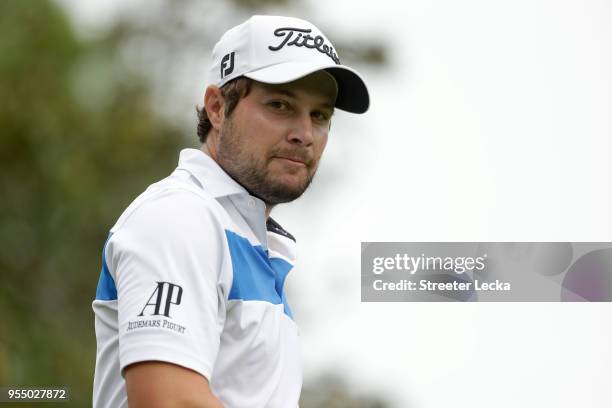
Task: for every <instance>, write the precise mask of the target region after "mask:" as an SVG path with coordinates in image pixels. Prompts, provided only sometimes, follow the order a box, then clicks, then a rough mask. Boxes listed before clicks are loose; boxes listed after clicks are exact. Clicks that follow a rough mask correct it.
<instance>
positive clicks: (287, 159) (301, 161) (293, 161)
mask: <svg viewBox="0 0 612 408" xmlns="http://www.w3.org/2000/svg"><path fill="white" fill-rule="evenodd" d="M274 158H275V159H280V160H282V161H285V162H288V163H291V164H295V165H302V166H306V160H304V159H302V158H301V157H295V156H293V157H291V156H274Z"/></svg>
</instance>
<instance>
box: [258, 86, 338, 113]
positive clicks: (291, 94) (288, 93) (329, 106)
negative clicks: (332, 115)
mask: <svg viewBox="0 0 612 408" xmlns="http://www.w3.org/2000/svg"><path fill="white" fill-rule="evenodd" d="M270 90H271V92H272V93H277V94H281V95H285V96H288V97H290V98H293V99H297V95H296V94H295V92H292V91H290V90H289V89H286V88H278V89H275V88H271V89H270ZM319 106H321V107H323V108H326V109H330V110H332V111H333V110H334V105H332V104H330V103H327V102H322V103H320V104H319Z"/></svg>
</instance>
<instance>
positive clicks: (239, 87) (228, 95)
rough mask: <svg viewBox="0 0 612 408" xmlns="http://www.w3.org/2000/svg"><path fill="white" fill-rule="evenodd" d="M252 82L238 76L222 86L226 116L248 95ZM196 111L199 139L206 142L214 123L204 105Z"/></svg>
mask: <svg viewBox="0 0 612 408" xmlns="http://www.w3.org/2000/svg"><path fill="white" fill-rule="evenodd" d="M252 83H253V80H252V79H250V78H246V77H238V78H235V79H232V80H231V81H229V82H228V83H226V84H225V85H223V86H222V87H221V88H220V89H221V95H222V96H223V98H224V99H225V112H224V113H225V117H229V116H230V115H231V114H232V112H233V111H234V109H235V108H236V105H238V101H239V100H240V99H241V98H244V97H245V96H247V95H248V93H249V91H250V90H251V84H252ZM196 113H197V116H198V128H197V132H198V139H200V142H202V143H204V142H206V137H207V136H208V132H210V129H212V124H211V123H210V119H209V118H208V114H207V113H206V109H205V107H204V106H203V107H202V108H198V107H197V106H196Z"/></svg>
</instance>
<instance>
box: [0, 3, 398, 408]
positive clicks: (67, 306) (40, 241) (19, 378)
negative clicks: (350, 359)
mask: <svg viewBox="0 0 612 408" xmlns="http://www.w3.org/2000/svg"><path fill="white" fill-rule="evenodd" d="M219 3H220V2H213V1H195V0H192V1H184V2H180V7H177V3H176V2H169V1H167V2H158V3H157V6H156V7H152V8H148V7H147V9H146V10H143V12H146V18H144V19H143V18H142V16H141V18H140V19H133V18H130V16H125V17H124V18H121V19H118V20H117V21H116V22H115V23H114V24H113V26H112V27H111V28H110V29H108V30H107V31H105V32H104V33H103V35H97V36H92V37H88V38H83V36H81V35H78V34H77V32H76V31H75V29H74V27H73V24H72V23H71V20H70V19H69V17H68V16H67V14H66V10H65V9H64V8H63V7H62V6H61V5H60V4H58V3H55V2H52V1H49V0H32V1H21V0H3V1H2V2H0V94H1V95H2V97H1V98H0V131H1V135H2V139H1V140H2V143H1V144H0V146H1V147H0V167H1V171H0V189H1V192H2V198H1V199H0V240H1V245H0V273H1V284H0V310H1V311H2V317H0V386H6V385H19V386H35V385H45V386H51V385H66V386H68V387H70V389H71V394H72V396H71V398H72V401H71V403H70V404H68V405H71V406H79V407H80V406H89V405H91V392H92V383H93V373H94V365H95V353H96V345H95V334H94V326H93V312H92V310H91V302H92V300H93V297H94V294H95V287H96V284H97V280H98V275H99V268H100V256H101V248H102V245H103V244H104V241H105V238H106V236H107V233H108V229H109V228H110V227H111V226H112V225H113V224H114V222H115V220H116V219H117V217H118V216H119V215H120V214H121V212H122V211H123V209H124V208H125V207H126V206H127V205H128V204H129V203H130V202H131V201H132V200H133V199H134V198H135V197H136V196H137V195H138V194H139V193H140V192H141V191H142V190H144V189H145V188H146V186H147V185H149V184H150V183H152V182H154V181H156V180H158V179H160V178H163V177H165V176H166V175H167V174H169V173H170V172H171V171H172V170H173V168H174V167H175V165H176V160H177V157H178V151H179V150H180V149H181V148H183V147H186V146H195V145H196V141H197V138H196V136H195V113H194V112H195V111H194V109H193V106H192V107H191V109H188V110H187V111H185V110H184V109H181V111H185V112H184V113H183V114H176V112H177V110H178V108H177V107H181V106H183V105H184V104H183V105H181V104H180V103H177V102H176V101H177V98H180V95H181V94H180V92H177V93H173V90H174V89H178V88H180V87H177V86H172V85H173V84H172V83H170V82H169V81H170V79H169V78H170V77H171V76H170V75H167V74H168V72H176V70H177V69H184V67H185V66H189V64H187V65H186V64H185V58H188V56H189V55H190V54H191V55H193V54H194V53H195V52H196V51H197V52H198V53H199V56H200V57H201V55H202V54H203V52H205V53H206V55H208V54H209V53H210V49H211V47H212V45H213V44H214V42H215V41H216V39H217V37H218V34H216V33H217V31H218V30H216V29H215V24H216V26H217V27H219V26H222V27H224V28H227V27H229V26H232V25H234V24H236V23H238V22H240V21H242V20H244V19H245V18H247V17H248V16H249V15H251V14H254V13H255V12H258V13H262V14H263V12H262V10H263V11H264V12H265V10H266V7H272V6H274V7H293V8H296V7H297V8H298V9H299V7H300V5H299V4H297V2H296V1H288V0H285V1H273V0H262V1H256V0H242V1H231V2H227V3H226V4H224V5H223V7H221V6H219ZM207 7H208V10H209V11H210V12H209V13H202V16H203V17H202V18H203V19H204V20H206V22H207V24H189V23H188V21H189V19H190V16H191V17H193V12H194V11H196V10H202V9H206V8H207ZM302 7H303V6H302ZM229 16H231V18H230V17H229ZM228 19H229V20H231V21H228ZM191 20H193V18H191ZM323 30H324V31H325V28H324V27H323ZM212 33H215V36H213V34H212ZM338 48H340V55H348V59H349V60H350V59H353V60H359V61H362V62H363V63H370V64H377V65H384V63H385V53H384V50H383V49H382V48H381V47H380V46H379V45H378V44H376V43H369V44H367V43H366V45H365V46H361V47H360V48H359V49H353V48H351V46H350V43H348V44H345V45H344V46H340V47H338ZM202 50H205V51H202ZM126 55H127V56H128V57H127V58H126ZM145 67H146V69H145ZM174 85H176V84H174ZM46 405H47V406H48V404H46ZM21 406H25V405H21ZM62 406H67V404H62ZM301 406H302V407H303V408H314V407H332V408H349V407H371V408H374V407H381V408H382V407H384V406H386V405H385V403H384V402H383V400H382V399H381V398H378V397H376V396H370V395H367V396H364V395H354V394H353V393H352V391H351V390H350V388H349V387H347V386H346V384H345V383H344V382H343V381H342V380H341V379H340V378H339V377H338V374H332V375H331V376H323V377H321V378H314V379H308V378H306V383H305V387H304V392H303V394H302V401H301Z"/></svg>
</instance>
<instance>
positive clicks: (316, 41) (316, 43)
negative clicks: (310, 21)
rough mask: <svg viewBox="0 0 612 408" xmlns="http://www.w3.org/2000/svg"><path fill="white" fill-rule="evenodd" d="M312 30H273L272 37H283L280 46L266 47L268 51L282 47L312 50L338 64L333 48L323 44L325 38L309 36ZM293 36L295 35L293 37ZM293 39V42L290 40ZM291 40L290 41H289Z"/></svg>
mask: <svg viewBox="0 0 612 408" xmlns="http://www.w3.org/2000/svg"><path fill="white" fill-rule="evenodd" d="M311 32H312V30H311V29H309V28H295V27H281V28H277V29H276V30H274V35H275V36H277V37H283V40H282V41H281V43H280V44H278V45H276V46H272V45H270V46H268V49H269V50H270V51H278V50H280V49H282V48H283V47H284V46H287V47H289V46H292V45H294V46H296V47H306V48H313V49H315V50H317V51H319V52H321V53H323V54H325V55H327V56H328V57H329V58H331V59H332V60H333V61H334V62H335V63H336V64H340V59H339V58H338V55H336V52H335V51H334V48H333V47H332V46H330V45H327V44H325V38H323V37H322V36H320V35H317V36H315V37H313V36H311V35H309V34H308V33H311ZM294 34H297V35H296V36H295V38H293V37H294ZM291 38H293V40H291ZM289 40H291V41H289Z"/></svg>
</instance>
